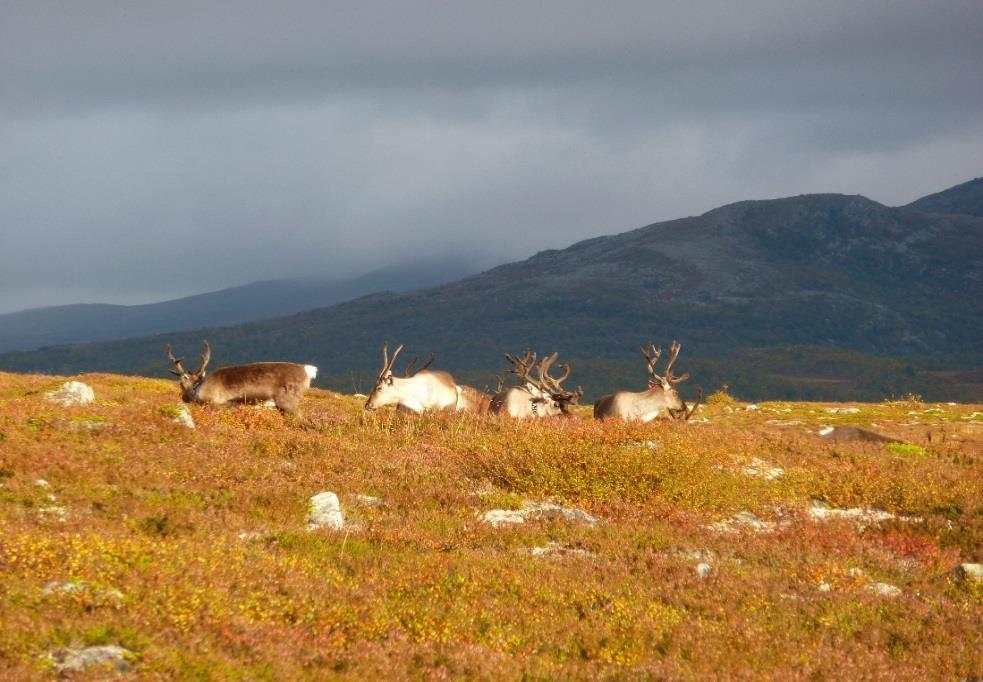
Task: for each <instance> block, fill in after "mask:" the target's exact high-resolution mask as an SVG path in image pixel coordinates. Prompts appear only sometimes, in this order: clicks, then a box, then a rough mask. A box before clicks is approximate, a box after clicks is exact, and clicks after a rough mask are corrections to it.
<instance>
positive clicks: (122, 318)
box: [0, 259, 474, 352]
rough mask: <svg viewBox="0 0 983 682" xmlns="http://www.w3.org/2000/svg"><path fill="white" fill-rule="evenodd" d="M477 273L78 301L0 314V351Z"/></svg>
mask: <svg viewBox="0 0 983 682" xmlns="http://www.w3.org/2000/svg"><path fill="white" fill-rule="evenodd" d="M472 272H474V269H470V268H469V266H468V263H467V262H466V261H462V260H450V259H441V260H436V259H434V260H428V261H419V262H413V263H407V264H402V265H399V266H393V267H388V268H385V269H381V270H377V271H375V272H371V273H369V274H366V275H362V276H359V277H353V278H349V279H330V278H327V277H320V278H302V279H282V280H272V281H266V282H253V283H251V284H246V285H244V286H239V287H233V288H231V289H222V290H220V291H213V292H209V293H205V294H199V295H196V296H188V297H186V298H180V299H175V300H171V301H163V302H160V303H150V304H146V305H131V306H124V305H105V304H77V305H64V306H53V307H47V308H34V309H30V310H23V311H19V312H15V313H7V314H2V315H0V352H4V351H11V350H31V349H35V348H40V347H42V346H52V345H61V344H70V343H82V342H86V341H103V340H111V339H124V338H131V337H136V336H144V335H147V334H158V333H161V332H168V331H181V330H188V329H198V328H201V327H205V326H209V327H213V326H226V325H232V324H239V323H242V322H249V321H252V320H263V319H268V318H271V317H280V316H283V315H292V314H294V313H298V312H301V311H303V310H311V309H313V308H323V307H325V306H329V305H332V304H335V303H339V302H341V301H346V300H350V299H353V298H356V297H358V296H364V295H366V294H369V293H372V292H376V291H387V290H389V291H407V290H410V289H417V288H420V287H425V286H432V285H434V284H440V283H443V282H450V281H453V280H456V279H459V278H460V277H463V276H465V275H469V274H471V273H472Z"/></svg>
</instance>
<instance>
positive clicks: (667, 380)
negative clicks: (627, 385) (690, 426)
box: [594, 341, 703, 422]
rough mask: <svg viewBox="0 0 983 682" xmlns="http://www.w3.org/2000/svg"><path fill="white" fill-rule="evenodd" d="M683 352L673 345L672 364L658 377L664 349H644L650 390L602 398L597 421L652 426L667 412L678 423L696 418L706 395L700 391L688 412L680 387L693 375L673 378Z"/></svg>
mask: <svg viewBox="0 0 983 682" xmlns="http://www.w3.org/2000/svg"><path fill="white" fill-rule="evenodd" d="M680 348H681V346H680V344H679V343H677V342H676V341H673V342H672V345H671V346H670V347H669V362H668V363H667V364H666V369H665V373H664V374H663V375H662V376H659V375H658V374H656V371H655V365H656V363H658V361H659V358H660V357H661V355H662V349H661V348H656V347H655V345H654V344H649V348H648V349H647V350H646V349H645V348H644V347H643V348H642V349H641V351H642V355H643V356H644V357H645V362H646V364H647V365H648V374H649V382H648V390H646V391H640V392H637V393H636V392H632V391H615V392H614V393H612V394H610V395H605V396H601V397H600V398H598V400H597V402H596V403H594V419H624V420H626V421H643V422H649V421H652V420H653V419H655V418H656V417H658V416H659V415H660V414H662V413H663V412H666V413H668V415H669V416H670V417H672V418H674V419H689V418H690V417H692V416H693V413H694V412H695V411H696V407H697V405H699V402H700V400H701V398H702V397H703V392H702V390H699V389H698V392H697V399H696V402H695V403H693V406H692V407H691V408H687V407H686V402H685V401H684V400H683V399H682V398H681V397H680V396H679V391H678V390H676V384H678V383H680V382H683V381H686V380H687V379H688V378H689V373H686V374H683V375H682V376H678V377H677V376H673V374H672V366H673V364H675V362H676V358H678V357H679V350H680Z"/></svg>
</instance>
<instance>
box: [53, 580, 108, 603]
mask: <svg viewBox="0 0 983 682" xmlns="http://www.w3.org/2000/svg"><path fill="white" fill-rule="evenodd" d="M80 593H88V594H90V595H92V596H93V597H95V598H96V599H97V600H100V601H103V602H109V603H110V604H112V605H115V606H118V605H119V604H120V603H121V602H122V601H123V593H122V592H120V591H119V590H117V589H115V588H112V587H108V588H105V589H99V588H97V587H96V586H94V585H92V584H91V583H87V582H85V581H84V580H72V581H58V580H53V581H51V582H49V583H47V584H46V585H45V586H44V587H42V588H41V594H43V595H46V596H52V595H61V594H80Z"/></svg>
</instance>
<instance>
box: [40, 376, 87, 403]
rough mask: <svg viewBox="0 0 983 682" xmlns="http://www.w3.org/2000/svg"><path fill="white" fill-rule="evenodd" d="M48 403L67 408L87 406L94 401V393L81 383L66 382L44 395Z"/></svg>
mask: <svg viewBox="0 0 983 682" xmlns="http://www.w3.org/2000/svg"><path fill="white" fill-rule="evenodd" d="M44 397H45V398H47V400H48V401H49V402H53V403H57V404H59V405H63V406H65V407H68V406H70V405H87V404H89V403H91V402H92V401H94V400H95V399H96V394H95V391H93V390H92V387H91V386H89V385H88V384H83V383H82V382H81V381H66V382H65V383H63V384H62V385H61V386H59V387H58V388H57V389H56V390H54V391H48V392H47V393H45V394H44Z"/></svg>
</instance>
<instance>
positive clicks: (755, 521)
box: [707, 511, 778, 533]
mask: <svg viewBox="0 0 983 682" xmlns="http://www.w3.org/2000/svg"><path fill="white" fill-rule="evenodd" d="M777 527H778V526H777V524H776V523H774V522H773V521H763V520H761V519H759V518H758V517H757V516H755V515H754V514H752V513H751V512H748V511H742V512H738V513H736V514H734V516H733V517H732V518H730V519H725V520H724V521H718V522H716V523H711V524H710V525H709V526H707V528H709V529H710V530H713V531H716V532H718V533H739V532H740V531H741V530H742V529H744V530H750V531H753V532H755V533H771V532H774V530H775V529H776V528H777Z"/></svg>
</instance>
